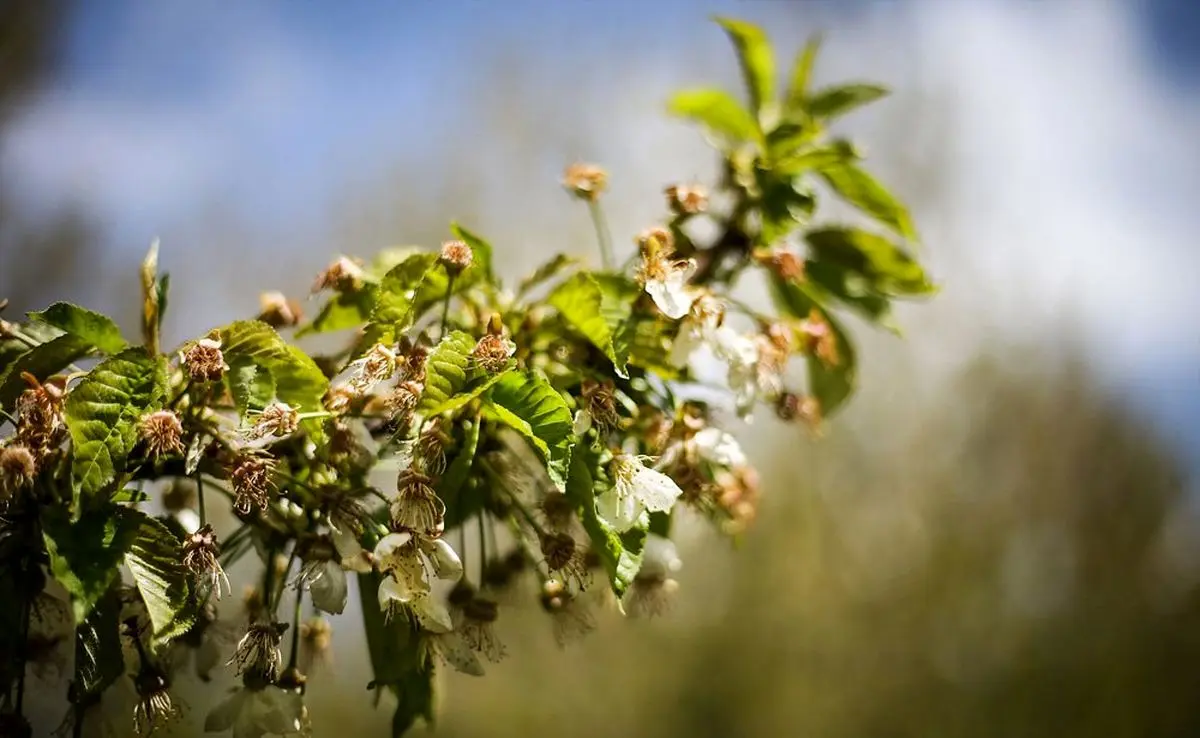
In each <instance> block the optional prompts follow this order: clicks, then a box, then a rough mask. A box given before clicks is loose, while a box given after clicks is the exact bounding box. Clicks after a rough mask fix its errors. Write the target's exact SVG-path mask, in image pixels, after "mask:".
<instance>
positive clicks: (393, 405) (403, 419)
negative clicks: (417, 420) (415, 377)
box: [387, 380, 425, 426]
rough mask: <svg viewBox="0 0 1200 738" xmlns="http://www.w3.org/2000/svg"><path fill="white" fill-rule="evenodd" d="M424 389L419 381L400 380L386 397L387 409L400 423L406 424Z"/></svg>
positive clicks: (410, 418)
mask: <svg viewBox="0 0 1200 738" xmlns="http://www.w3.org/2000/svg"><path fill="white" fill-rule="evenodd" d="M424 390H425V388H424V387H422V386H421V384H420V383H418V382H414V381H411V380H410V381H406V382H401V383H400V384H397V385H396V388H395V389H393V390H392V393H391V394H390V395H388V398H387V409H388V411H389V412H391V413H392V417H393V418H394V419H395V420H396V422H397V423H399V424H400V425H404V426H406V425H408V423H409V421H411V420H412V414H413V412H414V411H416V409H417V403H419V402H420V401H421V393H422V392H423V391H424Z"/></svg>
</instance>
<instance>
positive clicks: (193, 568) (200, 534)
mask: <svg viewBox="0 0 1200 738" xmlns="http://www.w3.org/2000/svg"><path fill="white" fill-rule="evenodd" d="M220 554H221V549H220V547H219V546H218V545H217V534H216V533H215V532H214V531H213V527H212V526H211V525H207V524H206V525H203V526H201V527H200V530H198V531H196V532H195V533H193V534H191V535H190V536H188V538H187V540H186V541H185V542H184V544H183V566H184V568H185V569H187V570H188V571H189V572H190V573H191V575H192V576H193V577H194V578H195V580H196V586H197V589H198V590H199V591H201V592H203V593H206V594H207V593H212V595H213V596H214V597H216V598H217V599H218V600H219V599H221V585H222V584H224V585H225V587H224V588H225V590H226V591H228V592H232V591H233V588H232V587H230V585H229V577H227V576H226V575H225V570H224V569H223V568H221V559H220Z"/></svg>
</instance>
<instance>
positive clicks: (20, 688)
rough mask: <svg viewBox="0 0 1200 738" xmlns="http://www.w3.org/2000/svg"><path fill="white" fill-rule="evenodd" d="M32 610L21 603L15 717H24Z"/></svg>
mask: <svg viewBox="0 0 1200 738" xmlns="http://www.w3.org/2000/svg"><path fill="white" fill-rule="evenodd" d="M32 609H33V608H31V607H30V603H29V602H28V601H27V600H22V601H21V671H20V674H19V675H18V676H17V702H16V709H17V717H24V715H25V671H26V669H25V667H26V665H27V663H28V658H27V657H28V656H29V620H30V617H29V616H30V611H31V610H32Z"/></svg>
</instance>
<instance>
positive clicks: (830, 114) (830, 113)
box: [807, 83, 889, 119]
mask: <svg viewBox="0 0 1200 738" xmlns="http://www.w3.org/2000/svg"><path fill="white" fill-rule="evenodd" d="M888 92H889V91H888V89H887V88H886V87H882V86H880V85H872V84H865V83H857V84H848V85H838V86H836V87H827V88H825V89H823V90H819V91H818V92H816V93H814V94H813V95H812V97H810V98H809V100H808V106H807V109H808V114H809V115H811V116H813V117H814V118H822V119H829V118H834V117H837V116H839V115H845V114H846V113H849V112H852V111H854V110H857V109H858V108H861V107H862V106H864V105H869V104H870V103H873V102H875V101H876V100H878V99H880V98H882V97H886V96H887V95H888Z"/></svg>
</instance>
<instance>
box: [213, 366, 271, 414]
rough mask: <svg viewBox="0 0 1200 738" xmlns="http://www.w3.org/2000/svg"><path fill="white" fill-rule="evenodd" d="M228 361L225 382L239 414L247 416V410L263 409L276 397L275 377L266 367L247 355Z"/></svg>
mask: <svg viewBox="0 0 1200 738" xmlns="http://www.w3.org/2000/svg"><path fill="white" fill-rule="evenodd" d="M226 361H227V363H228V364H229V371H228V372H226V373H225V384H226V385H227V386H228V387H229V395H230V397H232V398H233V404H234V407H236V408H237V412H238V415H240V416H242V417H245V416H246V411H247V410H262V409H263V408H264V407H266V406H267V405H268V404H270V402H271V401H272V400H273V399H274V398H275V378H274V377H272V376H271V372H270V371H269V370H268V369H267V368H266V367H264V366H260V365H258V364H255V363H254V362H253V361H251V360H250V358H249V357H247V356H236V357H232V358H230V359H227V360H226Z"/></svg>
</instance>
